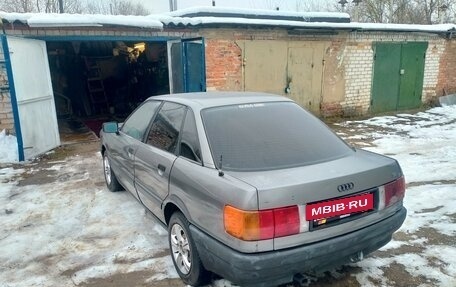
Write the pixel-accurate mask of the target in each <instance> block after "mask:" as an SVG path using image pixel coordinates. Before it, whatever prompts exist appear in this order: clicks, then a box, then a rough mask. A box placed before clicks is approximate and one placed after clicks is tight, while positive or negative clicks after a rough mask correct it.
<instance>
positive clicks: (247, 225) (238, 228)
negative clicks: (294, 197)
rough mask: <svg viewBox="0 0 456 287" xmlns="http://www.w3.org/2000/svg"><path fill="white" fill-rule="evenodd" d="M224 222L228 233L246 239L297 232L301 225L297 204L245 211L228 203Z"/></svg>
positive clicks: (266, 237) (258, 238)
mask: <svg viewBox="0 0 456 287" xmlns="http://www.w3.org/2000/svg"><path fill="white" fill-rule="evenodd" d="M303 220H304V219H303ZM224 224H225V230H226V232H227V233H228V234H231V235H232V236H234V237H236V238H239V239H242V240H246V241H253V240H265V239H271V238H274V237H282V236H288V235H292V234H297V233H299V230H300V227H301V225H300V216H299V208H298V206H297V205H295V206H290V207H284V208H277V209H268V210H260V211H245V210H241V209H237V208H235V207H232V206H229V205H227V206H225V209H224Z"/></svg>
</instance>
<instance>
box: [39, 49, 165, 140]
mask: <svg viewBox="0 0 456 287" xmlns="http://www.w3.org/2000/svg"><path fill="white" fill-rule="evenodd" d="M47 52H48V59H49V68H50V73H51V80H52V87H53V91H54V99H55V103H56V111H57V118H58V121H59V130H60V135H61V140H62V142H72V141H78V140H90V139H94V136H98V132H99V130H100V128H101V124H102V123H103V122H105V121H110V120H116V121H119V122H121V121H123V120H124V119H125V117H126V116H128V114H129V113H130V112H131V111H132V110H134V109H135V108H136V107H137V106H138V105H139V104H140V103H141V102H142V101H144V100H145V99H146V98H148V97H150V96H154V95H160V94H166V93H169V79H168V74H169V71H168V57H167V43H166V42H139V41H131V42H128V41H62V42H48V43H47ZM95 138H96V137H95Z"/></svg>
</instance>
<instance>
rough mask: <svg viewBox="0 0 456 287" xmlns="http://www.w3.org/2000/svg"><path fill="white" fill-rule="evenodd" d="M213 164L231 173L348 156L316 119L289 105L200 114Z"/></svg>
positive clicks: (225, 108)
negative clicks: (231, 171)
mask: <svg viewBox="0 0 456 287" xmlns="http://www.w3.org/2000/svg"><path fill="white" fill-rule="evenodd" d="M202 118H203V123H204V127H205V130H206V136H207V138H208V141H209V145H210V148H211V152H212V157H213V159H214V162H215V163H216V165H217V166H218V167H219V168H220V157H221V156H222V160H223V161H222V162H223V167H222V168H223V169H226V170H234V171H260V170H273V169H281V168H290V167H296V166H304V165H309V164H314V163H318V162H324V161H329V160H332V159H336V158H340V157H343V156H345V155H348V154H349V153H351V152H353V151H352V150H351V149H350V147H349V146H347V145H346V144H345V142H343V141H342V140H341V139H340V138H339V137H337V136H336V135H335V134H334V133H333V132H332V131H331V130H329V128H327V127H326V125H325V124H323V123H322V122H321V121H320V120H319V119H317V118H316V117H314V116H313V115H311V114H310V113H308V112H306V111H305V110H304V109H302V108H301V107H300V106H298V105H297V104H295V103H292V102H274V103H258V104H246V105H233V106H223V107H216V108H209V109H205V110H203V111H202Z"/></svg>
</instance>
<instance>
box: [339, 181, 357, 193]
mask: <svg viewBox="0 0 456 287" xmlns="http://www.w3.org/2000/svg"><path fill="white" fill-rule="evenodd" d="M353 187H355V185H354V184H353V182H347V183H344V184H341V185H339V186H337V190H338V191H339V192H344V191H349V190H352V189H353Z"/></svg>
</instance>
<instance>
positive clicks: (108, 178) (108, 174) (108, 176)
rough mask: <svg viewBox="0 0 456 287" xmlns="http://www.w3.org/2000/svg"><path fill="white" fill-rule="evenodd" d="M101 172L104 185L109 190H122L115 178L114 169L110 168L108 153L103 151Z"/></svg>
mask: <svg viewBox="0 0 456 287" xmlns="http://www.w3.org/2000/svg"><path fill="white" fill-rule="evenodd" d="M103 173H104V177H105V182H106V186H107V187H108V189H109V190H110V191H111V192H116V191H122V190H123V187H122V185H120V183H119V181H118V180H117V177H116V175H115V174H114V171H113V170H112V169H111V163H110V162H109V158H108V153H107V152H105V153H103Z"/></svg>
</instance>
